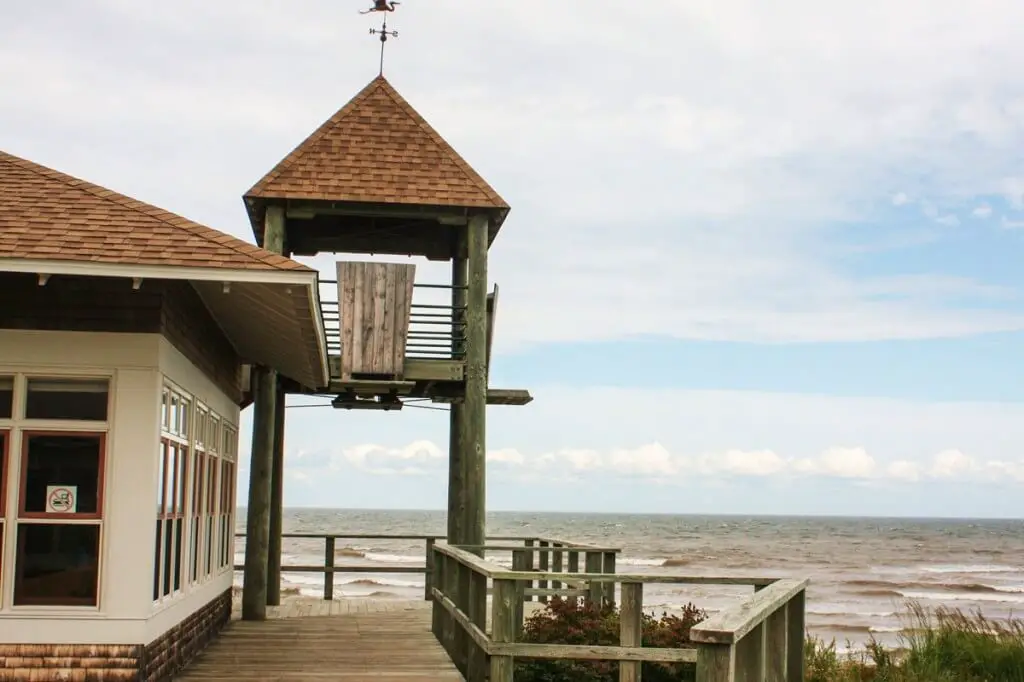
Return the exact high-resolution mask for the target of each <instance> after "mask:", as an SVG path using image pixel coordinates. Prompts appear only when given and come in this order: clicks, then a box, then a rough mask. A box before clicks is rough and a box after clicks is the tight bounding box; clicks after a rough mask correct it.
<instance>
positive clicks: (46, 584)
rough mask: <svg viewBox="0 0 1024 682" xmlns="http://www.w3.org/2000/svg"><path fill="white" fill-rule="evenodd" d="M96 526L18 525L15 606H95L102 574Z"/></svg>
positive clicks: (97, 527)
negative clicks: (98, 582) (98, 579)
mask: <svg viewBox="0 0 1024 682" xmlns="http://www.w3.org/2000/svg"><path fill="white" fill-rule="evenodd" d="M99 554H100V527H99V526H97V525H84V524H76V525H62V524H50V523H46V524H35V523H32V524H29V523H22V524H19V525H18V556H17V580H16V581H15V585H14V603H15V604H16V605H20V604H52V605H69V606H80V605H86V606H95V605H96V593H97V587H96V586H97V577H98V573H99Z"/></svg>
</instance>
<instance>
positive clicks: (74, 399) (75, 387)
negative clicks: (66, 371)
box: [25, 379, 109, 421]
mask: <svg viewBox="0 0 1024 682" xmlns="http://www.w3.org/2000/svg"><path fill="white" fill-rule="evenodd" d="M108 392H109V386H108V381H107V380H106V379H29V380H28V397H27V398H26V401H25V417H26V418H27V419H73V420H88V421H106V419H107V394H108Z"/></svg>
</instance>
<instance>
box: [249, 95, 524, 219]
mask: <svg viewBox="0 0 1024 682" xmlns="http://www.w3.org/2000/svg"><path fill="white" fill-rule="evenodd" d="M245 197H246V198H247V199H254V198H279V199H312V200H325V201H353V202H369V203H389V204H416V205H427V206H457V207H460V208H497V209H508V204H506V203H505V201H504V200H503V199H502V198H501V197H500V196H499V195H498V193H497V192H495V191H494V189H492V188H491V186H490V185H488V184H487V182H486V181H484V179H483V178H482V177H480V176H479V175H478V174H477V172H476V171H474V170H473V169H472V168H471V167H470V166H469V164H468V163H466V162H465V160H463V158H462V157H461V156H459V155H458V153H457V152H456V151H455V150H454V149H452V147H451V146H450V145H449V144H448V143H447V142H445V140H444V138H442V137H441V136H440V135H439V134H438V133H437V131H435V130H434V129H433V128H432V127H430V124H429V123H427V122H426V121H425V120H424V119H423V117H422V116H420V115H419V113H418V112H417V111H416V110H415V109H413V108H412V106H411V105H410V104H409V103H408V102H406V101H405V99H403V98H402V96H401V95H399V94H398V92H397V91H396V90H395V89H394V88H393V87H392V86H391V84H390V83H388V81H387V79H385V78H384V77H383V76H378V77H377V78H375V79H374V80H372V81H371V82H370V83H369V84H368V85H367V86H366V87H365V88H363V89H362V90H361V91H360V92H359V94H357V95H356V96H355V97H353V98H352V100H351V101H350V102H349V103H348V104H346V105H345V106H344V107H342V108H341V109H340V110H339V111H338V112H337V113H336V114H334V116H332V117H331V118H329V119H328V120H327V121H325V122H324V123H323V125H321V126H320V127H319V128H318V129H317V130H316V131H315V132H314V133H313V134H312V135H310V136H309V137H308V138H306V140H305V141H303V142H302V143H301V144H300V145H299V146H298V147H296V148H295V149H294V150H293V151H292V152H291V153H290V154H289V155H288V156H286V157H285V158H284V159H283V160H282V161H281V162H280V163H279V164H277V166H275V167H274V169H273V170H272V171H270V172H269V173H267V175H266V176H264V177H263V179H262V180H260V181H259V182H257V183H256V184H255V185H254V186H253V188H252V189H250V190H249V191H248V192H247V193H246V195H245Z"/></svg>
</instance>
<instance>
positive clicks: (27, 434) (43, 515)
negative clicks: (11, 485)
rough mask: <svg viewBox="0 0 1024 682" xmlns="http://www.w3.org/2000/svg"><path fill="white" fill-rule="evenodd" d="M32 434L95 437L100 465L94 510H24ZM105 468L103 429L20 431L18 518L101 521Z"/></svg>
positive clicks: (105, 446) (104, 434) (104, 433)
mask: <svg viewBox="0 0 1024 682" xmlns="http://www.w3.org/2000/svg"><path fill="white" fill-rule="evenodd" d="M33 436H78V437H87V438H96V439H97V440H99V442H100V463H99V464H100V465H99V471H98V472H97V476H98V479H99V480H98V481H97V484H96V485H97V488H96V512H95V513H90V514H48V513H47V512H28V511H25V501H26V500H25V488H26V486H27V485H28V442H29V439H31V438H32V437H33ZM106 468H107V434H106V432H105V431H47V430H40V431H24V430H23V431H22V432H21V480H20V481H19V482H18V497H19V500H18V518H19V519H32V520H46V521H61V520H64V521H67V520H71V521H102V520H103V498H104V488H105V483H106V481H105V479H106Z"/></svg>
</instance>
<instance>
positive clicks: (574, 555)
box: [568, 549, 580, 573]
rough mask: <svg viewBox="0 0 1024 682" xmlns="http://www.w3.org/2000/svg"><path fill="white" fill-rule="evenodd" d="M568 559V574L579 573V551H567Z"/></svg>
mask: <svg viewBox="0 0 1024 682" xmlns="http://www.w3.org/2000/svg"><path fill="white" fill-rule="evenodd" d="M568 559H569V568H568V571H569V573H579V572H580V553H579V551H577V550H575V549H573V550H569V557H568Z"/></svg>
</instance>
